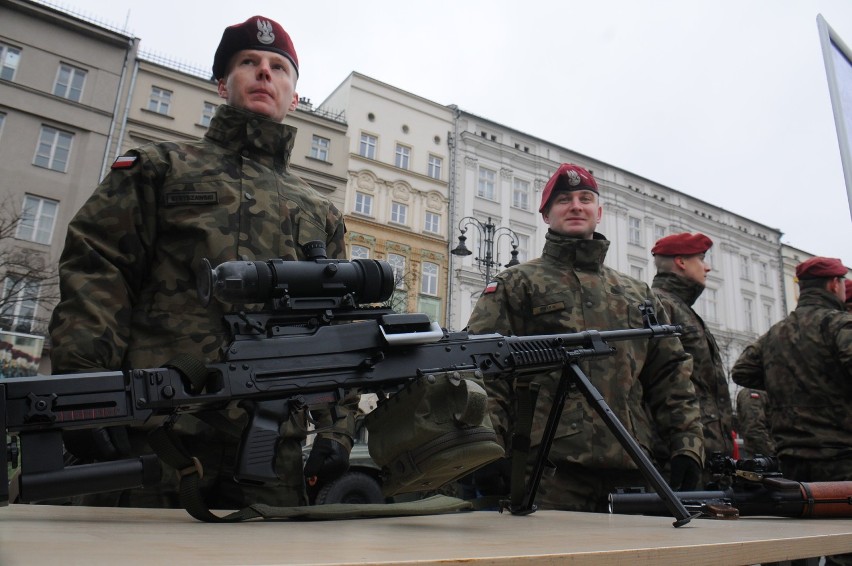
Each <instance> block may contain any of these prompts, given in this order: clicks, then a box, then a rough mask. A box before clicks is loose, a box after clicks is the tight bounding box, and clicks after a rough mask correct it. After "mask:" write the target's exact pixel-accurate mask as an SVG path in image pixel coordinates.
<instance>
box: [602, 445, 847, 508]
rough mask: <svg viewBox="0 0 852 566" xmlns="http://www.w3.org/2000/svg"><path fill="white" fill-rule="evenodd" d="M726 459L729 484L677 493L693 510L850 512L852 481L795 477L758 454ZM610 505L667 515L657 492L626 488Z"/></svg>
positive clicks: (615, 496) (618, 493) (615, 494)
mask: <svg viewBox="0 0 852 566" xmlns="http://www.w3.org/2000/svg"><path fill="white" fill-rule="evenodd" d="M761 459H762V460H764V461H770V460H773V459H768V458H761ZM723 460H727V461H728V462H730V465H732V466H734V468H732V469H731V470H730V472H731V476H732V482H731V487H729V488H727V489H724V490H708V491H681V492H677V493H676V494H675V495H676V496H677V498H678V499H679V500H680V501H681V503H683V505H684V507H686V508H687V509H688V510H689V511H690V512H691V513H696V514H699V515H701V516H704V517H709V518H720V519H730V518H737V517H748V516H775V517H799V518H826V517H852V481H832V482H797V481H793V480H789V479H785V478H784V477H782V476H781V474H780V473H778V472H774V471H768V470H767V469H766V468H763V467H758V469H757V470H756V471H755V466H754V462H755V461H757V460H758V459H755V460H740V461H738V462H733V461H732V460H731V459H729V458H724V459H723ZM718 462H719V460H718V459H717V461H716V463H717V464H718ZM776 464H777V462H774V461H772V465H773V467H772V468H771V469H777V467H776ZM712 467H713V463H712V462H711V468H712ZM609 510H610V513H616V514H626V515H665V514H666V511H667V507H666V505H665V502H664V501H663V499H662V498H661V497H660V496H659V495H657V494H656V493H643V492H639V490H631V489H628V490H622V491H619V492H617V493H612V494H610V496H609Z"/></svg>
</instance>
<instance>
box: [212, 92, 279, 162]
mask: <svg viewBox="0 0 852 566" xmlns="http://www.w3.org/2000/svg"><path fill="white" fill-rule="evenodd" d="M204 137H205V138H207V139H209V140H210V141H212V142H214V143H216V144H217V145H220V146H223V147H225V148H227V149H230V150H232V151H234V152H237V153H239V154H240V155H242V156H243V157H248V158H250V159H253V160H255V161H258V162H259V163H261V164H263V165H266V166H267V167H272V168H274V169H275V170H277V171H283V170H285V169H286V168H287V165H288V163H289V161H290V152H291V151H292V149H293V142H294V141H295V138H296V128H294V127H293V126H289V125H285V124H281V123H279V122H275V121H273V120H270V119H268V118H266V117H265V116H261V115H260V114H255V113H254V112H249V111H248V110H243V109H241V108H236V107H234V106H231V105H230V104H222V105H220V106H219V107H218V108H217V109H216V114H214V115H213V119H212V120H211V121H210V127H209V128H208V129H207V133H206V134H205V136H204Z"/></svg>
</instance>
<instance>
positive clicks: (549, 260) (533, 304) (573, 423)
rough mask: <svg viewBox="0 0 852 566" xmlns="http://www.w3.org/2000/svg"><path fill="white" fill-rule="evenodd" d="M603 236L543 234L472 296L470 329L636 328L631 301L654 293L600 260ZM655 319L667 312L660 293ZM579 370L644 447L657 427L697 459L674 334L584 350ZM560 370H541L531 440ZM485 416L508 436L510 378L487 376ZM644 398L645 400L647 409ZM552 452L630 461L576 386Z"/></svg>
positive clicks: (582, 459)
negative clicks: (535, 248)
mask: <svg viewBox="0 0 852 566" xmlns="http://www.w3.org/2000/svg"><path fill="white" fill-rule="evenodd" d="M608 249H609V241H607V240H606V239H605V238H604V237H603V236H601V235H600V234H595V239H594V240H578V239H573V238H567V237H564V236H560V235H558V234H555V233H553V232H549V233H548V234H547V243H546V244H545V246H544V252H543V255H542V257H540V258H537V259H534V260H531V261H528V262H526V263H524V264H522V265H519V266H516V267H512V268H510V269H507V270H506V271H503V272H502V273H500V274H499V275H497V276H496V277H495V279H494V280H493V282H492V284H491V285H489V286H488V289H487V290H486V291H485V292H483V294H482V296H481V297H480V299H479V301H477V303H476V306H475V308H474V311H473V313H472V315H471V319H470V322H469V330H470V331H471V332H472V333H475V334H483V333H490V332H499V333H501V334H505V335H518V336H524V335H534V334H553V333H560V332H579V331H582V330H586V329H597V330H616V329H624V328H642V326H643V323H642V315H641V312H640V311H639V308H638V305H639V304H640V303H642V302H644V301H645V300H646V299H648V298H653V296H654V295H653V293H652V292H651V290H650V289H649V288H648V286H647V285H646V284H644V283H641V282H640V281H637V280H635V279H633V278H630V277H627V276H626V275H623V274H621V273H619V272H617V271H615V270H613V269H610V268H608V267H606V266H604V265H603V261H604V257H605V256H606V252H607V250H608ZM656 306H657V311H658V312H659V313H660V318H661V322H666V321H667V318H666V315H665V312H664V311H662V309H661V308H660V305H659V303H657V305H656ZM580 366H581V368H582V369H583V371H584V372H585V373H586V374H587V375H588V376H589V378H590V379H591V381H592V383H593V384H594V385H595V387H597V388H598V389H599V390H600V392H601V394H602V395H603V397H604V398H605V399H606V401H607V403H608V404H609V406H610V407H611V408H612V410H613V412H614V413H615V415H616V416H617V417H618V418H619V419H620V420H621V422H622V423H623V424H624V426H625V427H626V428H627V430H629V431H630V432H631V433H632V434H633V436H634V437H635V438H636V440H637V441H638V442H639V444H640V445H642V446H643V447H644V448H645V449H646V450H647V451H648V452H649V453H650V450H651V446H652V436H653V429H652V424H651V422H650V421H649V417H648V415H649V414H650V415H652V417H651V418H653V419H654V421H655V422H654V425H655V427H656V428H657V429H658V430H659V431H661V434H662V435H663V436H664V438H665V439H666V440H667V441H668V445H669V448H670V451H671V454H672V455H679V454H687V455H689V456H691V457H693V458H694V459H695V460H696V461H698V462H703V437H702V432H701V422H700V418H699V411H698V402H697V400H696V398H695V390H694V389H693V386H692V382H691V381H690V380H689V375H690V373H691V371H692V360H691V358H690V357H689V356H688V355H687V354H686V353H685V352H684V351H683V347H682V346H681V344H680V342H679V341H678V340H675V339H673V338H667V339H661V340H650V341H645V340H636V341H630V342H620V343H619V344H618V348H617V350H616V352H615V354H614V355H612V356H606V357H601V358H596V359H593V360H584V361H582V362H581V364H580ZM559 376H560V372H554V373H551V374H547V375H542V376H540V378H538V379H537V381H539V382H540V383H541V384H542V387H541V392H540V393H539V395H538V402H537V404H536V409H535V415H534V418H533V433H532V441H533V445H536V444H537V443H538V442H539V439H540V438H541V433H542V430H543V428H544V424H545V422H546V418H547V413H548V411H549V409H550V407H551V405H552V403H553V395H554V389H555V384H556V381H557V380H558V378H559ZM489 394H490V395H489V396H490V399H489V403H490V408H491V413H492V420H493V422H494V425H495V428H496V429H497V431H498V434H501V435H502V436H503V440H504V442H505V443H506V445H507V446H509V438H510V436H511V432H512V430H513V423H514V419H515V413H514V406H513V405H514V403H513V401H514V399H513V393H512V390H511V384H508V383H505V382H493V383H489ZM646 406H647V408H648V410H647V411H646ZM550 460H551V461H552V462H554V463H555V464H556V465H559V464H560V463H575V464H582V465H584V466H587V467H590V468H616V469H632V468H635V465H634V464H633V462H632V460H631V459H630V457H629V456H628V455H627V454H626V453H625V452H624V450H623V449H622V448H621V446H620V445H619V444H618V442H617V441H616V440H615V438H614V437H613V436H612V433H611V432H610V431H609V430H608V429H607V427H606V425H604V423H603V421H601V420H600V418H599V417H598V416H597V414H596V413H595V411H594V409H592V408H591V407H590V406H589V405H588V404H587V403H586V401H585V399H584V398H583V396H582V394H580V393H579V392H578V391H576V390H573V391H571V392H570V394H569V398H568V400H567V401H566V404H565V408H564V412H563V414H562V418H561V420H560V423H559V427H558V430H557V432H556V438H555V440H554V443H553V447H552V449H551V452H550Z"/></svg>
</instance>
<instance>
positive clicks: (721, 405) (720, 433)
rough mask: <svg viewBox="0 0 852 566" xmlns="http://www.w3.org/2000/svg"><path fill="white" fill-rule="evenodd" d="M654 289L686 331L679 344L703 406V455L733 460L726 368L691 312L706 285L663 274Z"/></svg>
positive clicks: (708, 331)
mask: <svg viewBox="0 0 852 566" xmlns="http://www.w3.org/2000/svg"><path fill="white" fill-rule="evenodd" d="M651 288H652V289H653V290H654V294H656V295H657V297H658V298H659V299H660V302H661V303H663V307H665V309H666V313H667V314H668V315H669V320H671V322H672V324H680V325H682V326H683V329H684V331H683V334H681V336H680V342H681V344H683V349H684V350H686V353H687V354H690V355H691V356H692V384H693V385H694V386H695V395H696V396H697V397H698V404H699V405H700V406H701V424H702V426H703V428H704V452H705V453H706V454H707V456H710V455H711V454H713V453H714V452H721V453H722V454H723V455H724V456H731V454H732V452H733V448H734V442H733V438H732V437H731V431H732V428H733V427H732V423H733V420H734V415H733V405H732V404H731V393H730V391H729V390H728V380H727V378H726V376H725V367H724V366H723V365H722V357H721V356H720V355H719V347H718V346H717V345H716V339H715V338H713V334H712V333H711V332H710V330H709V329H708V328H707V326H706V325H705V324H704V321H703V320H701V317H700V316H698V314H697V313H696V312H695V311H694V310H692V305H693V304H695V301H696V300H697V299H698V297H699V296H700V295H701V293H702V291H704V285H701V284H700V283H696V282H695V281H691V280H689V279H686V278H685V277H681V276H679V275H677V274H675V273H664V272H661V273H657V275H656V276H655V277H654V281H653V283H651Z"/></svg>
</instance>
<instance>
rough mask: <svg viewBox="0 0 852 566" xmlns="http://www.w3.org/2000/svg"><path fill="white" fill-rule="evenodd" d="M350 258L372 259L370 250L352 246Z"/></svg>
mask: <svg viewBox="0 0 852 566" xmlns="http://www.w3.org/2000/svg"><path fill="white" fill-rule="evenodd" d="M349 257H350V258H351V259H370V248H368V247H365V246H357V245H355V244H352V250H351V251H350V253H349Z"/></svg>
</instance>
